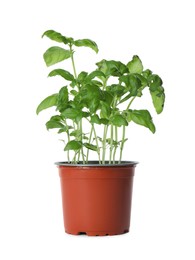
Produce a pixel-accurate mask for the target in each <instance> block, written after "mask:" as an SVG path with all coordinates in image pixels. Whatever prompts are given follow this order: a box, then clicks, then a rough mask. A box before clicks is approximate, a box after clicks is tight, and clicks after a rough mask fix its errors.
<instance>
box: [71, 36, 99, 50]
mask: <svg viewBox="0 0 195 260" xmlns="http://www.w3.org/2000/svg"><path fill="white" fill-rule="evenodd" d="M73 44H74V45H75V46H77V47H89V48H91V49H92V50H94V51H95V52H96V53H98V51H99V50H98V46H97V44H96V43H95V42H94V41H92V40H89V39H82V40H76V41H74V43H73Z"/></svg>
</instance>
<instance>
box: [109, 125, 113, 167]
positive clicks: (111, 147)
mask: <svg viewBox="0 0 195 260" xmlns="http://www.w3.org/2000/svg"><path fill="white" fill-rule="evenodd" d="M112 152H113V125H111V126H110V159H109V164H111V161H112Z"/></svg>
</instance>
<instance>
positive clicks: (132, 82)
mask: <svg viewBox="0 0 195 260" xmlns="http://www.w3.org/2000/svg"><path fill="white" fill-rule="evenodd" d="M119 81H120V83H121V82H124V83H125V85H126V87H127V89H128V90H129V91H130V93H131V96H132V97H135V96H137V94H138V90H139V88H141V87H142V83H141V80H140V79H139V78H138V77H137V76H136V75H135V74H131V75H123V76H121V77H120V78H119Z"/></svg>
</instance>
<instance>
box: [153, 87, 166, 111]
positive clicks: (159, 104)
mask: <svg viewBox="0 0 195 260" xmlns="http://www.w3.org/2000/svg"><path fill="white" fill-rule="evenodd" d="M150 94H151V97H152V102H153V105H154V108H155V110H156V113H157V114H160V113H161V112H162V111H163V108H164V102H165V93H164V88H163V87H159V88H158V90H156V91H150Z"/></svg>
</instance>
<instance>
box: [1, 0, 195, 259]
mask: <svg viewBox="0 0 195 260" xmlns="http://www.w3.org/2000/svg"><path fill="white" fill-rule="evenodd" d="M193 2H194V1H190V0H185V1H180V0H177V1H174V0H169V1H156V0H154V1H153V0H148V1H144V0H137V1H131V0H129V1H125V0H120V1H89V0H83V1H74V0H71V1H65V0H64V1H60V0H55V1H50V0H47V1H32V0H30V1H24V0H18V1H13V0H11V1H9V0H7V1H4V2H3V1H2V2H1V4H0V5H1V6H0V19H1V21H0V26H1V28H0V37H1V41H0V44H1V53H0V66H1V68H0V81H1V83H0V88H1V92H0V94H1V99H0V111H1V116H0V125H1V128H0V131H1V134H0V149H1V157H0V158H1V163H0V167H1V169H0V240H1V241H0V258H1V259H2V260H12V259H20V260H24V259H25V260H26V259H28V260H31V259H33V260H34V259H58V260H60V259H78V258H80V259H86V260H88V259H133V260H137V259H150V260H156V259H158V260H161V259H163V260H164V259H188V260H191V259H193V260H194V259H195V252H194V251H195V249H194V248H193V246H194V240H195V235H194V234H195V225H194V219H195V211H194V204H195V203H194V200H195V191H194V182H195V177H194V174H195V169H194V168H195V167H194V154H195V152H194V147H195V140H194V132H195V127H194V119H195V113H194V99H195V82H194V69H195V66H194V60H195V48H194V46H195V37H194V24H195V16H194V13H195V9H194V7H193ZM48 29H54V30H56V31H60V32H61V33H62V34H64V35H67V36H72V37H74V38H75V39H77V38H90V39H92V40H94V41H96V42H97V43H98V45H99V49H100V52H99V54H98V55H96V54H95V53H94V52H93V51H91V50H90V49H87V48H80V49H79V50H78V51H79V54H78V56H77V58H76V62H77V64H78V65H77V66H78V70H85V69H88V68H89V69H93V68H95V67H94V63H95V62H96V61H99V60H101V59H102V58H106V59H115V60H121V61H123V62H124V63H126V62H128V61H129V60H130V59H131V58H132V56H133V55H134V54H137V55H139V56H140V58H141V59H142V61H143V64H144V66H145V68H150V69H152V70H153V71H154V72H155V73H157V74H159V75H160V76H161V77H162V78H163V81H164V87H165V90H166V105H165V109H164V112H163V113H162V114H161V115H159V116H157V115H155V112H154V110H153V108H152V106H151V105H150V99H149V96H147V95H146V99H143V101H142V102H143V103H140V104H139V105H140V108H149V109H150V111H151V113H152V115H153V119H154V122H155V123H156V126H157V132H156V134H155V135H153V134H151V133H150V132H149V131H148V130H147V129H145V128H143V127H138V126H133V125H132V127H130V128H129V131H128V137H129V143H128V145H127V146H126V150H125V155H124V159H127V160H137V161H139V162H140V164H139V165H138V167H137V168H136V175H135V182H134V194H133V209H132V222H131V232H130V233H128V234H125V235H122V236H113V237H86V236H70V235H67V234H65V233H64V229H63V219H62V209H61V194H60V184H59V178H58V173H57V169H56V167H55V166H54V164H53V162H54V161H59V160H64V152H63V147H62V144H61V143H60V142H59V141H58V139H59V136H57V135H56V134H54V133H51V132H48V131H46V130H45V126H44V124H45V121H46V120H47V119H48V118H49V117H50V115H51V114H50V113H49V111H48V112H46V111H45V112H43V113H42V114H40V116H38V117H37V116H36V114H35V110H36V107H37V105H38V104H39V102H40V101H41V100H42V99H43V98H44V97H46V96H47V95H49V94H52V93H55V91H56V89H58V87H59V84H58V83H59V81H58V79H57V78H54V79H48V78H47V74H48V73H49V71H50V69H48V68H46V66H45V64H44V62H43V59H42V54H43V52H44V51H45V50H46V48H48V47H49V46H51V45H52V44H53V43H52V42H50V41H49V40H48V39H46V38H44V39H41V35H42V33H43V32H44V31H45V30H48ZM54 44H55V43H54ZM64 66H65V68H66V69H67V68H68V67H67V63H66V62H65V63H64ZM59 67H60V66H59ZM147 104H149V105H147Z"/></svg>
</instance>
